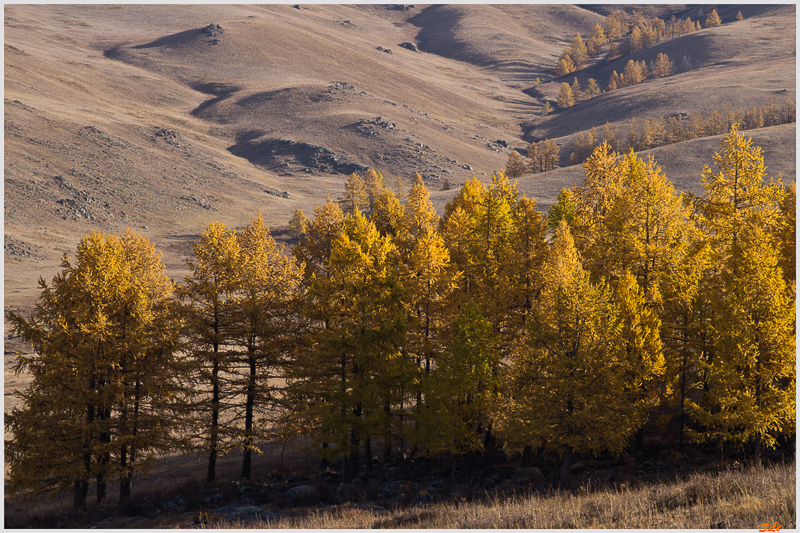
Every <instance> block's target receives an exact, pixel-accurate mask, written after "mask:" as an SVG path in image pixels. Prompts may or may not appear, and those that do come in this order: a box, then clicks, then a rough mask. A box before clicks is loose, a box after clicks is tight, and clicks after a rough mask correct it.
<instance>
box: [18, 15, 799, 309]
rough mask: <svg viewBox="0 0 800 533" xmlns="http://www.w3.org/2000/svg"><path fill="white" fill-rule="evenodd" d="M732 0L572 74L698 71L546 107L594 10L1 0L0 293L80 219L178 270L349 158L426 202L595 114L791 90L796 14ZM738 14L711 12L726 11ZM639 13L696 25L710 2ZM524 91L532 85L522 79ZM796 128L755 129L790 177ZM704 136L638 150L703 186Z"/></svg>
mask: <svg viewBox="0 0 800 533" xmlns="http://www.w3.org/2000/svg"><path fill="white" fill-rule="evenodd" d="M612 7H614V8H616V7H617V6H612ZM738 7H740V8H741V10H742V12H743V14H744V15H745V17H746V20H745V21H743V22H736V23H731V24H726V25H723V26H722V27H719V28H714V29H709V30H702V31H700V32H697V33H695V34H691V35H688V36H685V37H682V38H679V39H675V40H672V41H666V42H662V43H659V44H657V45H655V46H653V47H651V48H648V49H646V50H642V51H639V52H637V53H636V54H634V55H633V56H631V57H624V58H621V59H619V60H617V61H616V62H614V63H612V64H609V65H603V64H599V63H597V64H595V65H590V66H589V68H588V69H586V70H585V71H582V72H579V73H578V74H577V75H578V78H579V80H580V81H581V82H582V83H585V80H586V79H587V78H588V77H590V76H591V77H595V78H596V79H598V81H600V82H601V85H605V82H606V81H607V79H608V75H610V72H611V70H613V69H616V70H617V71H620V70H622V68H624V63H625V62H627V60H628V59H630V58H634V59H637V60H640V59H644V60H649V59H650V58H651V57H654V56H655V55H656V54H657V53H658V52H665V53H667V54H669V55H670V57H672V58H673V59H676V58H679V57H682V56H683V55H687V56H689V57H690V60H691V63H692V65H693V69H692V70H691V71H689V72H687V73H684V74H680V75H676V76H673V77H670V78H666V79H663V80H658V81H648V82H646V83H644V84H641V85H637V86H634V87H629V88H626V89H621V90H618V91H614V92H612V93H607V94H604V95H602V96H600V97H598V98H595V99H594V100H592V101H590V102H583V103H581V104H579V105H577V106H575V107H574V108H571V109H569V110H567V111H564V112H559V113H554V114H553V115H551V116H549V117H540V116H539V112H540V110H541V107H542V106H543V105H544V101H545V100H546V99H550V100H555V96H556V94H557V91H558V88H559V86H560V83H561V82H562V81H564V80H561V79H551V74H552V68H553V66H554V65H555V62H556V60H557V59H558V56H559V55H560V53H561V51H562V50H563V49H564V47H565V46H566V45H567V44H568V43H569V41H570V40H571V38H572V37H573V36H574V35H575V34H576V33H578V32H581V33H582V34H583V35H584V36H585V35H586V34H587V33H588V31H589V30H590V28H591V27H592V26H593V25H594V24H595V23H597V22H602V20H603V13H605V12H604V11H603V8H602V7H595V6H586V7H580V6H566V5H555V6H546V5H473V4H467V5H441V6H415V7H413V8H410V9H395V8H392V6H380V5H355V6H345V5H320V6H313V5H301V6H300V8H299V9H297V8H293V7H291V6H288V5H265V6H214V5H198V6H188V5H180V6H167V7H164V6H157V5H118V6H98V5H84V6H79V5H69V6H67V5H27V6H26V5H11V6H6V7H5V58H4V59H5V73H6V74H5V162H4V169H5V244H6V247H5V249H6V256H5V265H6V279H5V294H6V306H7V307H20V306H22V307H29V306H31V305H32V303H33V301H34V299H35V295H36V293H37V289H36V286H35V281H36V278H37V277H38V276H39V275H43V276H44V277H45V278H46V279H49V278H51V277H52V275H53V274H54V273H55V272H56V270H57V268H58V262H59V260H60V257H61V254H62V253H63V252H71V251H72V250H73V249H74V246H75V244H76V242H77V240H78V239H79V238H80V237H82V236H83V235H85V234H86V233H88V232H89V231H91V230H95V229H97V230H104V231H110V230H114V231H123V230H124V228H125V226H126V225H130V226H132V227H133V228H134V229H136V230H137V231H141V232H144V233H146V234H147V235H148V236H150V237H151V238H152V239H153V240H154V241H155V242H156V245H157V247H158V248H159V249H161V250H163V251H164V252H165V259H166V261H167V263H168V266H169V268H170V272H171V273H172V274H173V275H175V276H176V277H179V276H180V275H181V274H182V268H183V261H184V260H185V258H186V257H187V256H188V255H189V253H190V242H191V240H192V239H194V238H195V236H196V235H197V234H198V233H199V232H201V231H202V230H203V228H204V227H205V226H206V225H207V224H208V223H209V222H211V221H212V220H217V219H219V220H222V221H224V222H226V223H228V224H231V225H233V226H242V225H243V224H245V223H247V222H249V220H250V219H251V217H252V216H253V215H254V214H255V212H256V211H257V210H259V209H261V210H263V211H264V216H265V218H266V220H267V221H268V223H269V224H270V225H272V226H273V227H275V226H283V225H285V224H286V222H287V221H288V219H289V217H290V216H291V213H292V212H293V211H294V209H295V208H298V207H299V208H302V209H303V210H304V211H305V212H306V213H307V214H309V215H311V214H312V212H313V208H314V206H316V205H318V204H320V203H321V202H323V201H324V200H325V197H326V196H327V195H332V196H334V197H336V196H337V195H338V194H339V193H340V192H341V188H342V182H343V180H344V178H345V176H346V175H347V174H348V173H349V172H352V171H353V170H358V169H363V168H366V167H374V168H377V169H379V170H381V171H382V172H383V173H384V175H385V176H386V177H387V178H388V179H393V178H394V176H396V175H398V174H400V175H401V176H403V178H404V179H405V180H408V178H409V177H410V176H411V174H412V173H413V172H416V171H418V172H420V173H422V174H423V176H424V177H425V179H426V181H427V182H428V184H429V186H430V188H431V189H432V190H433V191H434V192H433V197H434V200H435V203H436V205H437V207H439V208H441V207H442V206H443V205H444V203H446V201H447V200H448V199H449V198H451V197H452V195H453V194H454V192H455V191H444V192H439V191H438V189H439V188H440V184H441V183H442V182H443V181H444V180H445V179H447V180H449V181H450V182H451V184H453V185H454V187H457V186H459V185H460V184H461V183H463V181H464V180H466V179H468V178H470V177H472V176H473V175H477V176H478V177H479V178H480V179H488V178H489V177H490V176H491V174H492V172H494V171H496V170H498V169H500V168H501V167H502V166H503V165H504V163H505V160H506V157H507V155H508V153H509V152H510V151H511V150H512V149H513V148H522V147H524V146H525V145H526V144H527V143H528V142H530V140H532V139H535V138H545V137H556V138H557V139H558V142H559V143H560V144H561V145H562V155H563V157H564V160H566V157H567V156H568V155H569V152H568V150H569V144H570V140H571V139H572V137H573V136H574V135H575V133H576V132H578V131H580V130H585V129H588V128H591V127H592V126H598V127H601V126H602V125H603V124H605V122H606V121H610V122H612V123H615V124H617V125H619V126H620V128H621V129H623V127H624V125H625V124H626V122H627V121H628V120H630V117H631V116H636V117H637V118H639V119H644V118H652V117H655V116H662V115H665V114H671V113H674V112H676V111H687V112H696V111H702V112H706V111H707V110H709V109H712V108H713V107H714V106H716V105H718V104H720V103H724V104H727V103H728V102H731V103H732V104H733V105H735V106H737V107H739V108H740V110H744V109H745V108H746V107H750V106H752V105H762V104H764V103H766V102H768V101H769V100H770V99H772V98H775V99H777V100H779V101H784V100H785V99H786V98H789V97H791V98H794V96H795V82H794V77H795V21H794V14H795V7H794V6H769V7H764V6H738ZM736 8H737V6H733V7H730V6H726V7H721V8H720V12H721V14H722V17H723V22H726V23H727V22H729V21H732V20H733V17H734V16H735V13H736V11H737V10H738V9H736ZM648 9H649V12H648V13H646V14H647V15H648V16H655V15H659V16H662V17H665V18H668V17H669V15H670V13H672V12H674V13H676V16H686V14H692V16H693V17H694V18H697V17H698V16H699V14H700V11H701V10H703V9H704V7H703V6H668V7H664V6H654V7H650V8H646V11H647V10H648ZM211 24H213V25H214V26H209V25H211ZM404 42H410V43H414V44H415V46H416V47H417V48H418V50H419V51H413V50H409V49H406V48H403V47H401V46H399V45H400V43H404ZM389 50H390V51H391V52H389ZM537 77H539V78H541V79H542V80H544V81H543V82H542V83H539V84H536V82H535V80H536V78H537ZM569 81H571V77H570V78H569ZM534 85H535V89H536V91H539V93H538V94H539V95H540V96H539V97H532V96H529V94H534V95H535V94H537V93H536V92H529V93H526V92H523V91H524V90H525V89H528V88H530V87H532V86H534ZM794 132H795V128H794V126H781V127H778V128H767V129H764V130H760V131H757V132H756V131H753V132H748V134H752V135H753V136H754V137H755V138H757V139H759V141H757V142H760V143H762V144H763V145H764V146H765V149H766V153H767V157H768V159H767V164H768V166H769V167H770V169H771V170H772V171H774V172H775V173H777V172H783V173H784V174H785V175H786V177H787V178H788V179H789V180H793V179H794V165H795V163H794ZM496 141H503V142H496ZM717 143H718V140H716V139H708V140H699V141H693V142H691V143H681V144H679V145H675V146H672V147H663V148H660V149H658V150H655V151H653V154H654V155H655V156H656V158H657V159H658V160H659V161H660V162H661V163H662V167H663V168H664V170H665V172H666V173H667V175H668V176H669V177H670V178H671V179H673V181H675V182H676V184H677V185H678V186H679V187H681V188H695V189H696V188H697V187H696V184H697V183H698V180H699V176H700V170H701V169H702V165H703V164H704V163H710V159H711V156H712V154H713V149H714V148H716V146H717ZM772 154H774V157H773V155H772ZM782 154H785V155H782ZM662 158H663V161H662ZM579 179H580V167H570V168H566V169H559V170H556V171H554V172H550V173H547V174H544V175H536V176H525V177H524V178H523V179H522V180H520V189H521V190H522V191H524V192H525V193H526V194H529V195H533V196H535V197H536V198H537V199H538V200H539V203H540V206H541V207H542V208H547V206H549V203H550V202H552V200H553V199H554V198H555V195H556V194H557V193H558V190H559V189H560V188H561V187H562V186H569V185H571V184H573V183H575V182H576V181H577V180H579ZM284 192H285V193H286V194H284Z"/></svg>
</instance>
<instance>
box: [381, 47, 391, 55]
mask: <svg viewBox="0 0 800 533" xmlns="http://www.w3.org/2000/svg"><path fill="white" fill-rule="evenodd" d="M383 51H384V52H386V53H387V54H391V53H392V49H391V48H384V49H383Z"/></svg>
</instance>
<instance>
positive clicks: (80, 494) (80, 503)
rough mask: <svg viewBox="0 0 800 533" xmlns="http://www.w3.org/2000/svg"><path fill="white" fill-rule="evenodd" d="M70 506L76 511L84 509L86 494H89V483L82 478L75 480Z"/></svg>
mask: <svg viewBox="0 0 800 533" xmlns="http://www.w3.org/2000/svg"><path fill="white" fill-rule="evenodd" d="M73 494H74V495H73V500H72V507H73V508H74V509H75V510H77V511H84V510H86V496H88V494H89V484H88V483H86V482H85V481H84V480H82V479H76V480H75V488H74V493H73Z"/></svg>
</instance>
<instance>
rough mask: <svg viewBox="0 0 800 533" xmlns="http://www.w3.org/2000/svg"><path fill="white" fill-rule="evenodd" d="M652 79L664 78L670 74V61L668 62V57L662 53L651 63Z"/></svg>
mask: <svg viewBox="0 0 800 533" xmlns="http://www.w3.org/2000/svg"><path fill="white" fill-rule="evenodd" d="M652 70H653V77H654V78H665V77H667V76H670V75H671V74H672V61H670V60H669V56H667V54H664V53H659V54H658V55H657V56H656V60H655V62H654V63H653V69H652Z"/></svg>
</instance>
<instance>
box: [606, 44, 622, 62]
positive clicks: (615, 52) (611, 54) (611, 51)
mask: <svg viewBox="0 0 800 533" xmlns="http://www.w3.org/2000/svg"><path fill="white" fill-rule="evenodd" d="M620 55H622V54H620V52H619V49H618V48H617V43H611V44H609V45H608V52H606V61H613V60H614V59H616V58H618V57H619V56H620Z"/></svg>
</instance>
